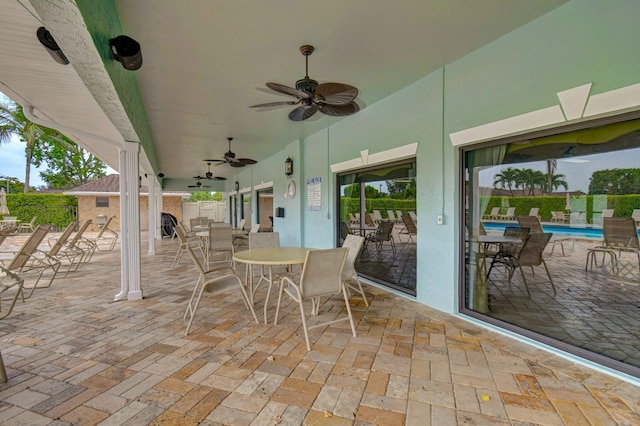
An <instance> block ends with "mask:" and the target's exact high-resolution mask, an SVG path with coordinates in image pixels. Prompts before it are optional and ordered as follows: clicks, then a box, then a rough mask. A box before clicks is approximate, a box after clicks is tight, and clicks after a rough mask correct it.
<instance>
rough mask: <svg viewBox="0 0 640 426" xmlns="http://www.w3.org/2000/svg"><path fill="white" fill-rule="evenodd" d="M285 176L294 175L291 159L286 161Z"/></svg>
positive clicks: (288, 158)
mask: <svg viewBox="0 0 640 426" xmlns="http://www.w3.org/2000/svg"><path fill="white" fill-rule="evenodd" d="M284 174H285V175H287V177H289V176H291V175H292V174H293V160H292V159H291V157H287V159H286V160H285V161H284Z"/></svg>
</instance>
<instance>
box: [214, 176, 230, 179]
mask: <svg viewBox="0 0 640 426" xmlns="http://www.w3.org/2000/svg"><path fill="white" fill-rule="evenodd" d="M211 180H227V178H226V177H222V176H214V177H212V178H211Z"/></svg>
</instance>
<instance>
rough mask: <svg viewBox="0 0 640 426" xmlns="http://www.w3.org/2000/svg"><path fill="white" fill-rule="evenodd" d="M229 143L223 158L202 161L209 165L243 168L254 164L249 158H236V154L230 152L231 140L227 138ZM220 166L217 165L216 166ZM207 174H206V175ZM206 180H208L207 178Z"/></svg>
mask: <svg viewBox="0 0 640 426" xmlns="http://www.w3.org/2000/svg"><path fill="white" fill-rule="evenodd" d="M227 140H228V141H229V151H227V152H225V154H224V157H223V158H222V159H220V160H204V161H206V162H207V164H209V163H220V164H228V165H230V166H231V167H244V166H247V165H250V164H256V163H257V161H256V160H252V159H251V158H236V153H235V152H232V151H231V141H232V140H233V138H227ZM220 164H217V165H218V166H219V165H220ZM208 174H209V173H207V175H208ZM207 179H208V178H207Z"/></svg>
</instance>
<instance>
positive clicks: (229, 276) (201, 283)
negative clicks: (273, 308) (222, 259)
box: [183, 242, 259, 336]
mask: <svg viewBox="0 0 640 426" xmlns="http://www.w3.org/2000/svg"><path fill="white" fill-rule="evenodd" d="M194 244H197V243H194V242H191V243H189V244H187V246H186V251H187V253H189V256H190V257H191V260H192V261H193V263H194V265H195V266H196V268H197V269H198V281H196V285H195V286H194V288H193V292H192V293H191V299H189V304H188V305H187V309H186V310H185V312H184V317H183V318H184V319H187V318H188V319H189V323H188V324H187V328H186V330H185V331H184V335H185V336H187V335H188V334H189V331H190V330H191V325H192V324H193V320H194V319H195V317H196V312H197V311H198V306H200V300H201V299H202V294H203V293H204V292H205V291H206V290H208V291H211V290H212V289H213V288H214V287H221V288H224V287H225V285H224V284H225V282H227V283H228V281H232V282H235V283H236V284H237V285H238V288H239V290H240V295H241V296H242V300H243V302H244V304H245V306H246V307H247V308H248V309H249V310H250V311H251V314H252V315H253V319H254V320H255V321H256V323H259V321H258V317H257V316H256V312H255V311H254V309H253V304H251V302H250V301H249V296H248V295H247V291H246V288H245V285H244V284H243V283H242V280H241V279H240V277H239V276H238V275H236V273H235V271H234V270H233V269H232V268H231V267H229V266H228V265H224V266H220V267H218V268H215V269H209V270H206V271H205V269H204V268H203V267H202V263H201V262H200V260H199V259H198V257H197V256H196V254H195V252H194V250H195V249H196V248H197V245H194ZM196 295H197V296H196ZM194 299H195V301H194Z"/></svg>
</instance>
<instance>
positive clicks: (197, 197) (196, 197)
mask: <svg viewBox="0 0 640 426" xmlns="http://www.w3.org/2000/svg"><path fill="white" fill-rule="evenodd" d="M222 197H224V194H223V193H222V192H206V191H194V192H192V193H191V197H189V199H188V200H187V201H188V202H191V203H194V202H196V201H222Z"/></svg>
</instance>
